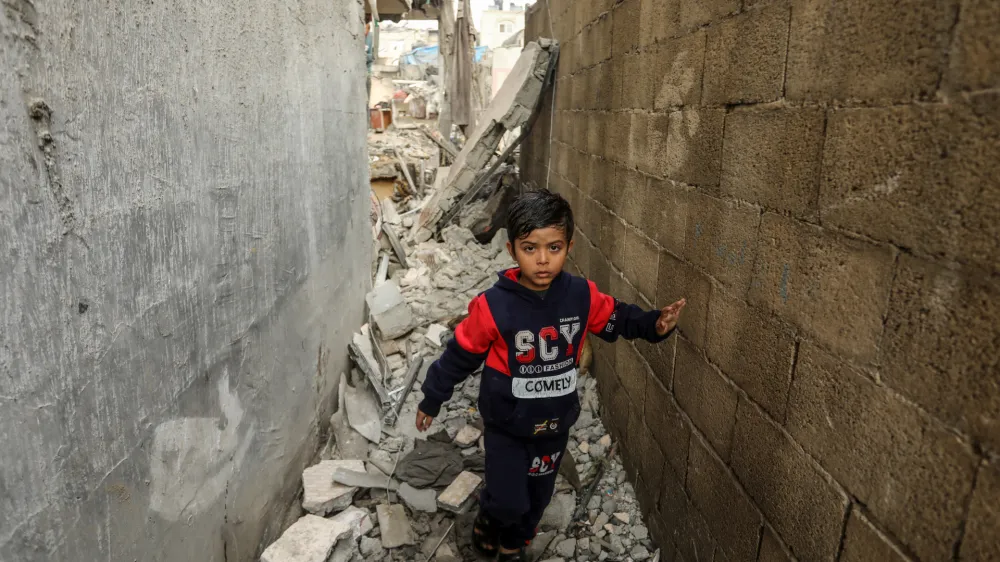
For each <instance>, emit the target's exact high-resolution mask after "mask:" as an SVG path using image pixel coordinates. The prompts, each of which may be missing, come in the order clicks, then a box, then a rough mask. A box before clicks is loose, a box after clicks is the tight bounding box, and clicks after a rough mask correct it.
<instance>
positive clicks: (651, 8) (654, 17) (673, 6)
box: [638, 0, 681, 47]
mask: <svg viewBox="0 0 1000 562" xmlns="http://www.w3.org/2000/svg"><path fill="white" fill-rule="evenodd" d="M680 3H681V0H642V5H641V7H640V18H641V21H640V24H639V28H638V29H639V44H640V46H643V47H646V46H648V45H651V44H653V43H655V42H657V41H663V40H664V39H666V38H668V37H673V36H674V35H676V34H677V31H678V29H679V27H680Z"/></svg>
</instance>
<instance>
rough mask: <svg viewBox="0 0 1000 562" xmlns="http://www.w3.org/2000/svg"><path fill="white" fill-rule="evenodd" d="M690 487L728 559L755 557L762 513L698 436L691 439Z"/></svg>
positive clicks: (688, 486) (694, 500) (688, 478)
mask: <svg viewBox="0 0 1000 562" xmlns="http://www.w3.org/2000/svg"><path fill="white" fill-rule="evenodd" d="M687 489H688V492H689V493H690V494H691V501H693V502H694V504H695V505H696V506H698V510H699V511H701V513H703V514H704V515H705V521H706V522H707V523H708V526H709V527H710V529H711V531H712V536H713V537H715V540H716V541H717V543H718V545H719V546H720V547H722V549H723V550H724V551H725V553H726V554H727V555H728V557H729V559H731V560H754V559H755V557H756V556H757V544H758V542H759V538H760V527H761V517H760V513H758V512H757V508H756V507H754V505H753V502H751V501H750V499H749V498H748V497H747V496H746V494H744V492H743V490H742V489H741V488H740V486H739V484H737V482H736V479H735V477H734V476H733V475H732V474H731V473H730V472H729V470H728V469H727V468H726V465H725V463H723V462H722V461H721V460H720V459H719V458H718V457H716V456H715V455H714V454H713V453H712V451H711V450H710V447H709V446H708V444H707V443H704V442H703V441H702V440H701V439H698V438H695V439H692V440H691V454H690V457H689V460H688V472H687Z"/></svg>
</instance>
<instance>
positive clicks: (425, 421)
mask: <svg viewBox="0 0 1000 562" xmlns="http://www.w3.org/2000/svg"><path fill="white" fill-rule="evenodd" d="M432 421H434V418H432V417H431V416H428V415H427V414H425V413H423V412H421V411H420V410H417V431H427V428H428V427H430V426H431V422H432Z"/></svg>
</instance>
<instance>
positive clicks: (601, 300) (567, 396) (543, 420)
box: [420, 269, 670, 548]
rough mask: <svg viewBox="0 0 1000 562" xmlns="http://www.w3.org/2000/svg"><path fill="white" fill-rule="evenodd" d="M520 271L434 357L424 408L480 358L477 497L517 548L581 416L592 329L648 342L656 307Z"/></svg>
mask: <svg viewBox="0 0 1000 562" xmlns="http://www.w3.org/2000/svg"><path fill="white" fill-rule="evenodd" d="M519 274H520V270H518V269H510V270H507V271H505V272H502V273H501V274H500V279H499V280H498V281H497V283H496V284H495V285H494V286H493V287H491V288H489V289H487V290H486V291H485V292H483V293H482V294H480V295H479V296H477V297H476V298H474V299H473V300H472V302H471V303H470V304H469V316H468V318H466V319H465V320H463V321H462V323H461V324H459V325H458V327H457V328H456V329H455V337H454V338H453V339H452V340H451V341H449V342H448V346H447V348H446V350H445V352H444V354H443V355H442V356H441V358H440V359H438V360H437V361H435V362H434V364H433V365H431V367H430V370H429V371H428V373H427V380H426V381H424V384H423V387H422V390H423V393H424V399H423V400H422V401H421V402H420V410H421V411H423V412H424V413H425V414H427V415H429V416H432V417H436V416H437V415H438V413H439V412H440V410H441V404H443V403H444V402H446V401H447V400H449V399H450V398H451V395H452V391H453V390H454V388H455V386H456V385H457V384H459V383H461V382H462V381H463V380H465V378H466V377H468V376H469V374H470V373H472V372H473V371H474V370H476V369H477V368H478V367H479V365H481V364H482V363H483V361H485V362H486V365H485V366H484V368H483V379H482V383H481V385H480V390H479V410H480V413H481V414H482V416H483V423H484V425H485V427H486V431H485V441H486V487H485V489H484V490H483V494H482V497H481V498H480V506H481V508H482V509H483V510H484V511H485V512H486V514H487V515H488V516H489V517H490V518H492V519H493V520H494V521H495V522H496V523H497V524H498V526H499V527H500V545H501V546H502V547H504V548H519V547H521V546H524V545H525V544H526V543H527V542H528V541H530V540H531V539H532V538H534V536H535V527H536V526H537V525H538V521H539V520H540V519H541V517H542V512H543V511H544V510H545V507H546V506H547V505H548V504H549V501H550V500H551V499H552V491H553V488H554V486H555V479H556V474H557V473H558V471H559V463H560V462H561V461H562V456H563V454H564V453H565V449H566V442H567V440H568V439H569V431H570V428H571V427H572V425H573V424H574V423H575V422H576V420H577V418H578V417H579V416H580V400H579V396H578V395H577V392H576V381H577V371H576V367H577V364H578V362H579V360H580V352H581V350H582V349H583V341H584V338H585V337H586V335H587V334H588V333H590V334H594V335H595V336H597V337H599V338H601V339H603V340H606V341H609V342H611V341H615V340H616V339H618V337H619V336H621V337H624V338H626V339H635V338H642V339H646V340H648V341H651V342H658V341H662V340H664V339H666V338H667V337H668V336H669V335H670V334H669V333H668V334H667V335H665V336H659V335H657V333H656V320H657V319H658V318H659V315H660V313H659V311H656V310H654V311H649V312H646V311H643V310H642V309H641V308H639V307H638V306H635V305H631V304H625V303H621V302H619V301H617V300H615V299H614V298H612V297H610V296H608V295H605V294H603V293H601V292H600V291H598V290H597V286H596V285H595V284H594V283H593V282H592V281H588V280H586V279H583V278H580V277H574V276H572V275H570V274H568V273H565V272H563V273H560V274H559V275H557V276H556V277H555V279H553V280H552V284H551V285H550V287H549V290H548V292H547V294H546V296H545V298H544V299H543V298H541V297H540V296H538V295H537V294H536V293H534V292H533V291H531V290H530V289H528V288H526V287H524V286H522V285H521V284H520V283H518V282H517V280H518V275H519Z"/></svg>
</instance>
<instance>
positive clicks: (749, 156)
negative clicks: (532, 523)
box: [522, 0, 1000, 562]
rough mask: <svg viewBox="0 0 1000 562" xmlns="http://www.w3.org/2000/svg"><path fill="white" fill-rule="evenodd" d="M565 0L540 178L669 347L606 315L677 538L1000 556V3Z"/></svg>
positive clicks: (707, 553) (640, 455)
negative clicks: (665, 309) (671, 323)
mask: <svg viewBox="0 0 1000 562" xmlns="http://www.w3.org/2000/svg"><path fill="white" fill-rule="evenodd" d="M996 14H997V12H996V6H995V4H993V3H991V2H988V1H983V0H942V1H938V2H929V1H921V0H905V1H903V2H888V1H883V0H877V1H875V2H871V1H861V0H851V1H848V2H833V1H832V0H697V1H695V0H617V1H616V0H587V1H583V0H581V1H571V0H542V1H540V2H538V3H537V4H536V5H535V6H534V7H533V8H532V9H531V10H530V11H529V14H528V19H527V27H526V34H527V38H528V39H529V40H530V39H534V38H536V37H555V38H556V39H558V40H559V41H560V43H561V60H560V64H559V70H558V73H557V81H556V87H555V91H554V92H553V93H552V94H551V100H547V102H546V106H545V110H544V112H543V114H542V118H541V119H540V120H539V122H538V125H537V126H536V129H535V130H534V131H533V133H532V135H531V136H530V137H529V138H528V139H527V141H526V145H525V146H524V149H523V162H522V167H523V170H524V173H525V174H526V175H527V177H528V179H530V180H532V181H534V182H535V183H536V184H538V185H541V186H548V187H549V188H550V189H553V190H555V191H558V192H560V193H562V194H563V195H564V196H565V197H566V198H567V199H569V201H570V202H571V203H572V205H573V208H574V209H575V212H576V216H577V226H578V228H577V232H576V247H575V249H574V250H573V252H572V254H571V256H572V266H571V267H572V268H573V270H574V271H575V272H578V273H580V274H583V275H586V276H588V277H590V278H592V279H593V280H595V281H596V282H597V284H598V285H599V286H600V287H602V288H603V289H604V290H605V291H607V292H610V293H612V294H614V295H615V296H617V297H619V298H621V299H623V300H627V301H632V302H637V303H640V304H643V305H645V306H647V307H653V306H656V307H661V306H664V305H666V304H669V303H670V302H672V301H673V300H675V299H677V298H679V297H681V296H684V297H687V299H688V302H689V306H688V307H687V309H686V311H685V313H684V317H683V319H682V322H681V324H680V330H679V336H678V337H677V338H674V339H672V340H670V342H669V343H667V344H665V345H662V346H651V345H648V344H645V343H643V342H634V343H628V342H619V343H617V344H615V345H613V346H608V345H599V344H601V342H599V341H595V346H596V347H597V349H596V358H597V359H596V368H595V373H596V376H597V378H598V380H599V388H600V391H601V394H602V396H603V398H604V404H605V410H604V412H603V416H604V418H605V421H606V422H607V423H608V425H609V426H610V428H611V430H612V432H613V434H614V435H615V436H616V437H617V438H618V439H619V440H620V443H621V444H622V448H623V455H624V460H625V464H626V467H627V469H628V471H629V474H630V476H631V477H632V478H633V479H634V480H633V481H634V482H635V484H636V485H637V489H638V490H639V494H640V497H642V498H643V501H644V506H643V507H644V510H645V511H646V517H647V519H648V521H649V524H650V527H651V529H652V531H653V537H654V538H655V539H656V540H657V541H658V542H659V544H660V546H661V547H663V548H664V553H665V558H664V559H665V560H685V561H689V562H690V561H695V560H713V559H714V560H729V561H746V560H761V561H764V560H801V561H813V560H852V561H854V560H987V559H990V560H994V559H1000V542H998V541H997V540H996V536H997V532H998V529H1000V511H998V508H997V506H998V505H1000V306H998V305H997V302H1000V244H998V243H997V240H1000V184H998V181H1000V180H998V178H1000V43H998V41H997V39H996V38H997V37H1000V18H997V16H996Z"/></svg>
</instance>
